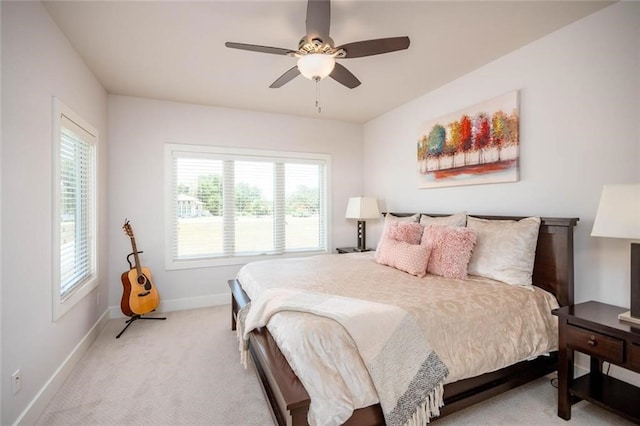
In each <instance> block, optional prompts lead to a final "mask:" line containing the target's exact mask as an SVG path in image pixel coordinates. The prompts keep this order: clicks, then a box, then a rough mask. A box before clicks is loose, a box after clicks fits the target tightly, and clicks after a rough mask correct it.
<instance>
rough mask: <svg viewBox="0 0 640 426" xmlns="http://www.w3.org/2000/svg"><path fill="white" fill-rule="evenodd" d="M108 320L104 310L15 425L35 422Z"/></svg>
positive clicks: (106, 312) (107, 312)
mask: <svg viewBox="0 0 640 426" xmlns="http://www.w3.org/2000/svg"><path fill="white" fill-rule="evenodd" d="M108 320H109V310H108V309H107V310H105V311H104V313H103V314H102V316H101V317H100V318H99V319H98V321H96V323H95V324H94V325H93V327H91V330H89V331H88V332H87V334H86V335H85V336H84V337H83V338H82V340H81V341H80V342H79V343H78V344H77V345H76V347H75V348H73V350H72V351H71V353H70V354H69V356H68V357H67V358H66V359H65V360H64V362H63V363H62V364H61V365H60V367H58V369H57V370H56V371H55V372H54V373H53V375H52V376H51V377H50V378H49V380H48V381H47V382H46V383H45V384H44V386H42V389H40V391H39V392H38V394H37V395H36V396H35V397H34V398H33V399H32V400H31V402H30V403H29V405H27V408H25V409H24V411H23V412H22V414H20V416H18V418H17V419H16V421H15V422H14V423H13V424H14V426H16V425H32V424H35V423H36V421H37V420H38V418H39V417H40V415H41V414H42V412H43V411H44V409H45V408H46V407H47V405H48V404H49V403H50V402H51V400H52V399H53V397H54V396H55V394H56V392H58V390H59V389H60V388H61V387H62V384H63V383H64V382H65V380H67V378H68V377H69V375H70V374H71V372H72V371H73V369H74V367H75V366H76V365H77V364H78V362H80V359H81V358H82V356H83V355H84V354H85V352H87V350H88V349H89V347H90V346H91V344H92V343H93V342H94V341H95V340H96V338H97V337H98V335H99V334H100V332H101V331H102V329H103V328H104V327H105V326H106V325H107V321H108Z"/></svg>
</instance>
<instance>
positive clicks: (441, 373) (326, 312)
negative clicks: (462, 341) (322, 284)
mask: <svg viewBox="0 0 640 426" xmlns="http://www.w3.org/2000/svg"><path fill="white" fill-rule="evenodd" d="M280 311H297V312H308V313H312V314H315V315H320V316H323V317H327V318H331V319H333V320H335V321H337V322H338V323H340V324H341V325H342V326H343V327H344V328H345V329H346V330H347V332H348V333H349V335H350V336H351V338H352V339H353V341H354V342H355V344H356V347H357V348H358V352H359V353H360V356H361V357H362V360H363V361H364V364H365V366H366V368H367V370H368V371H369V375H370V376H371V380H372V381H373V384H374V386H375V388H376V392H377V393H378V399H379V400H380V405H381V406H382V411H383V413H384V417H385V422H386V423H387V424H388V425H409V426H414V425H416V426H417V425H424V424H427V423H429V419H430V418H431V417H434V416H438V415H440V407H442V406H443V381H444V379H445V377H446V376H447V374H448V370H447V367H446V366H445V365H444V363H443V362H442V361H441V360H440V358H439V357H438V355H437V354H436V353H435V352H434V351H433V350H432V349H431V348H430V346H429V344H428V343H427V341H426V338H425V336H424V334H423V333H422V331H421V330H420V328H419V326H418V324H417V323H416V322H415V320H414V319H413V317H411V315H409V314H408V313H407V312H406V311H405V310H403V309H401V308H399V307H397V306H394V305H387V304H383V303H376V302H369V301H364V300H359V299H352V298H347V297H342V296H335V295H330V294H325V293H318V292H311V291H305V290H300V289H288V288H274V289H269V290H266V291H264V292H263V293H262V294H261V295H260V296H259V297H258V298H257V299H256V300H253V301H252V302H251V303H250V304H249V305H247V306H245V307H244V308H243V309H242V310H241V311H240V312H239V315H238V326H237V333H238V337H239V340H240V350H241V359H242V362H243V364H244V365H245V367H246V360H247V351H248V339H249V333H250V332H251V331H252V330H253V329H255V328H259V327H264V326H266V325H267V323H268V322H269V318H271V316H272V315H274V314H276V313H277V312H280Z"/></svg>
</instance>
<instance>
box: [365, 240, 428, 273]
mask: <svg viewBox="0 0 640 426" xmlns="http://www.w3.org/2000/svg"><path fill="white" fill-rule="evenodd" d="M429 252H430V249H429V247H427V246H423V245H420V244H409V243H407V242H404V241H397V240H392V239H391V238H383V239H382V240H380V246H379V247H378V257H377V259H376V262H378V263H380V264H382V265H387V266H391V267H393V268H396V269H399V270H401V271H404V272H408V273H410V274H411V275H415V276H416V277H424V276H425V275H427V263H428V262H429Z"/></svg>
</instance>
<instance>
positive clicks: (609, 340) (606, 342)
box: [566, 325, 624, 363]
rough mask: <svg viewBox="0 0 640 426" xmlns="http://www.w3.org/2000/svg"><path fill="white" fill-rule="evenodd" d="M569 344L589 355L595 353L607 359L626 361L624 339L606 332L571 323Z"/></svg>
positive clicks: (568, 336) (619, 361) (616, 361)
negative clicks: (598, 331) (608, 334)
mask: <svg viewBox="0 0 640 426" xmlns="http://www.w3.org/2000/svg"><path fill="white" fill-rule="evenodd" d="M566 336H567V346H571V347H573V348H574V349H576V350H578V351H580V352H583V353H585V354H588V355H594V356H597V357H598V358H601V359H603V360H605V361H611V362H615V363H622V362H623V361H624V341H622V340H620V339H616V338H614V337H611V336H607V335H606V334H601V333H597V332H595V331H592V330H587V329H584V328H580V327H576V326H572V325H569V326H568V327H567V335H566Z"/></svg>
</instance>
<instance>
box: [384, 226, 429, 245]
mask: <svg viewBox="0 0 640 426" xmlns="http://www.w3.org/2000/svg"><path fill="white" fill-rule="evenodd" d="M422 231H424V227H423V226H422V225H420V224H419V223H418V222H390V223H389V224H388V225H387V229H386V230H385V234H384V235H383V236H382V238H391V239H392V240H396V241H404V242H405V243H409V244H420V240H421V239H422Z"/></svg>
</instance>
